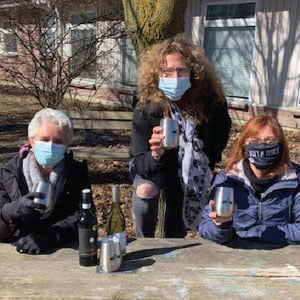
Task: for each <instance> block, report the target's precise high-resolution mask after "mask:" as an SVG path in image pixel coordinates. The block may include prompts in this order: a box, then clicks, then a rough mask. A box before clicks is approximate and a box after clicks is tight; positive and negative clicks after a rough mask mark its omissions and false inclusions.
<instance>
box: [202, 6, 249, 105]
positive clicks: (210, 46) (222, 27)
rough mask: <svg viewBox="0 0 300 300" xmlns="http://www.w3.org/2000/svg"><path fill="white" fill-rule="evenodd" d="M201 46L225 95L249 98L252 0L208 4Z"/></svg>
mask: <svg viewBox="0 0 300 300" xmlns="http://www.w3.org/2000/svg"><path fill="white" fill-rule="evenodd" d="M204 26H205V32H204V49H205V52H206V55H207V56H208V58H209V59H210V61H211V62H212V63H213V64H214V66H215V68H216V71H217V73H218V74H219V76H220V78H221V80H222V82H223V84H224V88H225V92H226V95H227V96H229V97H234V98H236V99H237V100H244V99H248V98H249V88H250V70H251V63H252V54H253V49H254V33H255V3H254V2H247V3H238V4H223V5H222V4H217V5H210V4H209V5H207V7H206V18H205V21H204Z"/></svg>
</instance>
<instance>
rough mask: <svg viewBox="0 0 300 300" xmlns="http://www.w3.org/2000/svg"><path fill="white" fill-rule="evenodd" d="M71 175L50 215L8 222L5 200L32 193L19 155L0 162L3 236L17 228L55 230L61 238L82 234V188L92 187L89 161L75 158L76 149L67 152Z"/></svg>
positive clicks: (0, 227) (0, 235)
mask: <svg viewBox="0 0 300 300" xmlns="http://www.w3.org/2000/svg"><path fill="white" fill-rule="evenodd" d="M65 158H66V170H67V176H66V181H65V184H64V187H63V191H62V193H61V195H60V196H59V197H58V199H57V201H56V203H55V206H54V209H53V211H52V213H51V214H50V215H49V216H48V217H47V218H41V219H39V220H37V221H30V222H26V223H23V224H18V225H14V224H11V225H8V224H6V223H5V222H4V220H3V219H2V217H1V209H2V207H3V205H4V204H5V203H8V202H11V201H18V199H20V197H21V196H23V195H25V194H27V193H28V186H27V183H26V180H25V177H24V174H23V171H22V162H23V159H21V158H20V157H19V156H18V155H16V156H14V157H13V158H12V159H11V160H9V161H8V162H7V163H5V164H3V165H1V166H0V240H1V239H4V238H6V237H9V236H12V235H13V234H14V233H15V232H16V231H19V232H21V235H23V234H27V233H40V234H43V233H45V234H47V233H51V232H53V233H55V234H56V235H57V234H58V236H59V239H60V242H61V243H64V242H70V241H73V240H76V239H77V238H78V232H77V220H78V212H79V209H80V203H81V191H82V189H84V188H90V183H89V177H88V170H87V166H86V163H83V162H78V161H75V160H74V159H73V155H72V153H69V154H66V156H65Z"/></svg>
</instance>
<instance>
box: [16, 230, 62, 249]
mask: <svg viewBox="0 0 300 300" xmlns="http://www.w3.org/2000/svg"><path fill="white" fill-rule="evenodd" d="M58 240H59V238H58V236H57V234H55V232H52V231H47V232H45V233H30V234H28V235H26V236H23V237H21V238H20V239H19V240H18V241H17V242H16V243H15V244H14V245H15V246H16V250H17V251H18V252H21V253H28V254H40V253H43V252H44V251H45V250H48V249H50V248H54V247H55V246H57V245H58Z"/></svg>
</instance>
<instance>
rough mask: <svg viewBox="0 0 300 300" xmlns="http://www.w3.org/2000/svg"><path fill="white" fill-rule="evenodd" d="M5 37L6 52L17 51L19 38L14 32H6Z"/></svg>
mask: <svg viewBox="0 0 300 300" xmlns="http://www.w3.org/2000/svg"><path fill="white" fill-rule="evenodd" d="M3 39H4V51H5V52H17V40H16V36H15V35H14V34H13V33H6V34H4V37H3Z"/></svg>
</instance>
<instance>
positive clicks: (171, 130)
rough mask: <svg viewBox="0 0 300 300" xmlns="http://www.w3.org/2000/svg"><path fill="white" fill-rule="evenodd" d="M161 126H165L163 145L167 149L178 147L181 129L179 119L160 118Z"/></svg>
mask: <svg viewBox="0 0 300 300" xmlns="http://www.w3.org/2000/svg"><path fill="white" fill-rule="evenodd" d="M160 126H161V127H162V128H163V135H164V136H165V138H164V139H163V140H162V146H163V147H164V148H166V149H172V148H176V147H178V144H179V129H178V124H177V121H176V120H174V119H172V118H164V119H161V120H160Z"/></svg>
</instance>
